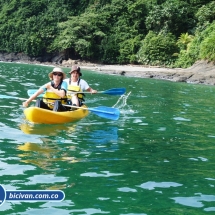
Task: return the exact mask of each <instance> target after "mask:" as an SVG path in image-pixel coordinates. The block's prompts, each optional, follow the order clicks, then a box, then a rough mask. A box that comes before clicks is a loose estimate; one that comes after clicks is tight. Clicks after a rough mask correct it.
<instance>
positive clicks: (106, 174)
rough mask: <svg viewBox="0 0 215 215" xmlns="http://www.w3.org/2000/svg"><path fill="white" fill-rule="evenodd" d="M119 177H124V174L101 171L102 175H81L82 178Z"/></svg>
mask: <svg viewBox="0 0 215 215" xmlns="http://www.w3.org/2000/svg"><path fill="white" fill-rule="evenodd" d="M119 175H123V173H110V172H109V171H101V173H96V172H86V173H82V174H81V176H86V177H112V176H119Z"/></svg>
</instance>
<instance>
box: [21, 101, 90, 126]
mask: <svg viewBox="0 0 215 215" xmlns="http://www.w3.org/2000/svg"><path fill="white" fill-rule="evenodd" d="M82 107H83V108H87V106H85V105H83V106H82ZM24 114H25V117H26V119H27V120H28V121H30V122H34V123H42V124H62V123H68V122H74V121H78V120H80V119H82V118H84V117H86V116H87V115H88V114H89V111H88V110H87V109H77V110H73V111H64V112H55V111H51V110H46V109H43V108H38V107H29V108H26V109H25V110H24Z"/></svg>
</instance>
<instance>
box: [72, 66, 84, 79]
mask: <svg viewBox="0 0 215 215" xmlns="http://www.w3.org/2000/svg"><path fill="white" fill-rule="evenodd" d="M75 73H76V74H77V75H78V77H79V76H82V73H81V69H80V67H79V66H76V65H74V66H72V69H71V71H70V72H69V74H70V75H72V74H75Z"/></svg>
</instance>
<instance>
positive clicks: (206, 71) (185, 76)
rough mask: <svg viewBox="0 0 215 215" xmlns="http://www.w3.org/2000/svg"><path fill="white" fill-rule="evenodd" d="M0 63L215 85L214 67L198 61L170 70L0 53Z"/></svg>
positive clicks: (60, 55)
mask: <svg viewBox="0 0 215 215" xmlns="http://www.w3.org/2000/svg"><path fill="white" fill-rule="evenodd" d="M0 61H3V62H19V63H27V64H40V65H50V66H59V67H71V66H72V65H74V64H77V65H79V66H80V67H81V68H82V69H88V70H92V71H96V72H98V73H103V74H110V75H123V76H128V77H137V78H153V79H162V80H169V81H174V82H186V83H194V84H205V85H215V65H214V64H213V63H209V62H207V61H198V62H196V63H195V64H194V65H193V66H191V67H189V68H187V69H181V68H175V69H171V68H161V67H152V66H141V65H101V64H93V63H89V62H83V61H79V60H71V59H69V60H63V54H58V55H56V56H45V57H41V58H30V57H28V56H26V55H23V54H22V53H20V54H14V53H11V54H4V53H0Z"/></svg>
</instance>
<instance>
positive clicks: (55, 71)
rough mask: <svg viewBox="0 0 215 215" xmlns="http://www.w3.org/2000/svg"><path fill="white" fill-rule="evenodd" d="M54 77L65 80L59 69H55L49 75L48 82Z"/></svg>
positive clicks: (64, 75)
mask: <svg viewBox="0 0 215 215" xmlns="http://www.w3.org/2000/svg"><path fill="white" fill-rule="evenodd" d="M54 76H57V77H58V78H60V79H61V80H63V79H65V78H66V74H65V73H64V72H63V70H62V69H61V68H59V67H55V68H54V69H53V70H52V72H50V73H49V78H50V80H53V78H54Z"/></svg>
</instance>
